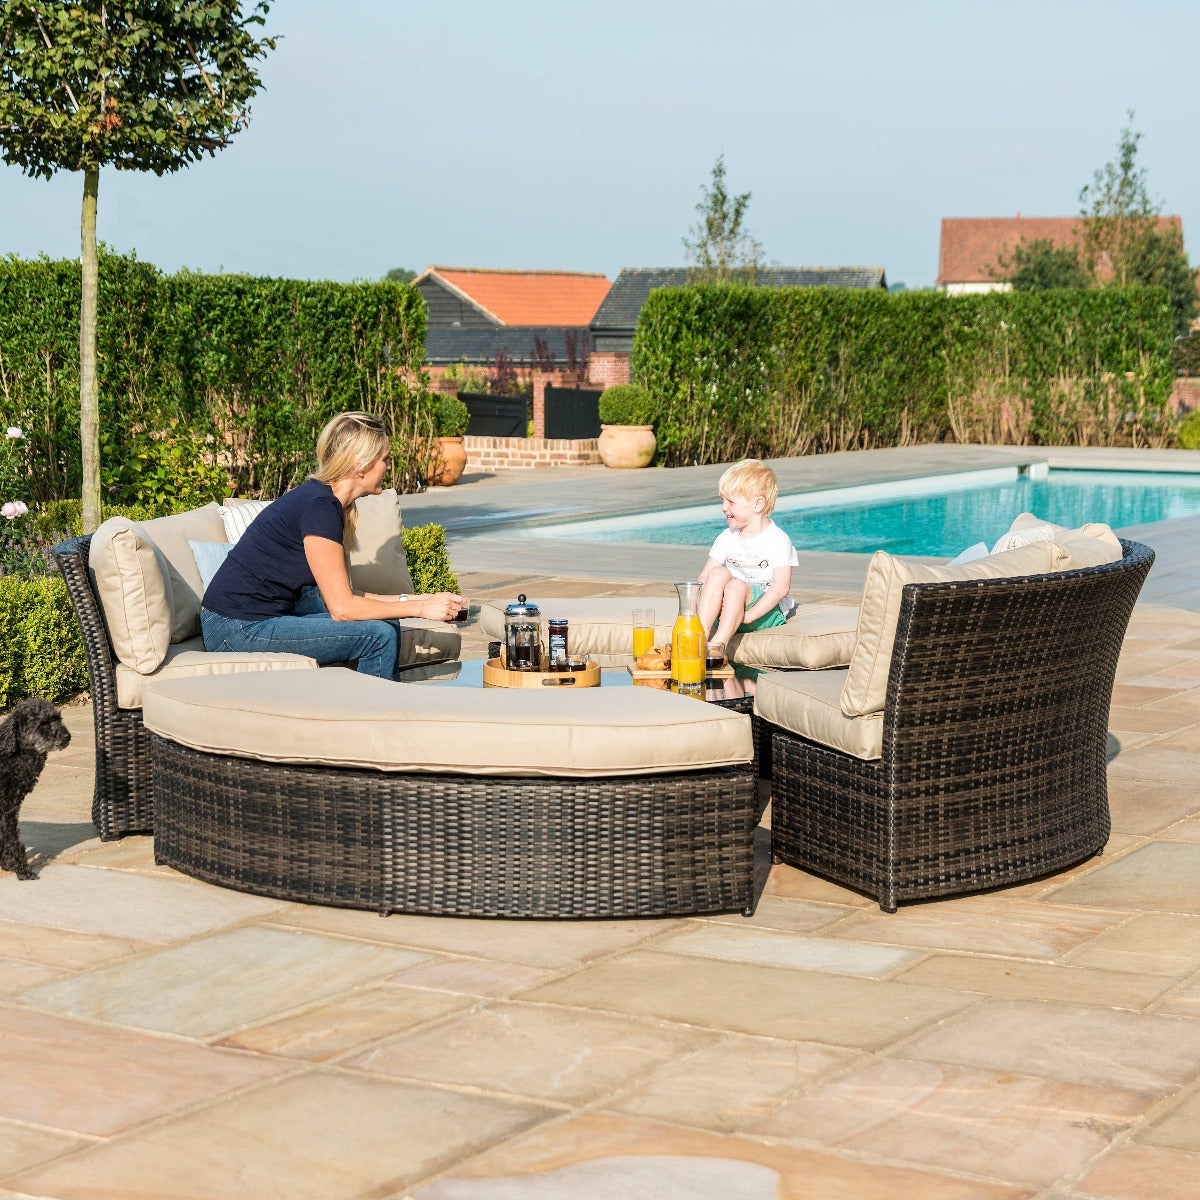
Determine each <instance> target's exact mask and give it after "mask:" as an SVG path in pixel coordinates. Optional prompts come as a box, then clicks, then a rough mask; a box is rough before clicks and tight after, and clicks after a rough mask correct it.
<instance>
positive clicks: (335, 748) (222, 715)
mask: <svg viewBox="0 0 1200 1200" xmlns="http://www.w3.org/2000/svg"><path fill="white" fill-rule="evenodd" d="M142 702H143V716H144V719H145V722H146V728H147V729H149V730H151V731H152V732H154V733H157V734H160V735H162V736H163V737H166V738H169V739H170V740H171V741H174V742H178V743H179V744H180V745H184V746H191V747H193V748H194V749H197V750H204V751H208V752H210V753H216V754H230V755H233V756H235V757H240V758H255V759H262V760H265V761H268V762H296V763H319V764H326V765H330V766H338V767H351V768H355V769H359V768H362V767H374V768H376V769H378V770H381V771H432V772H444V771H453V772H456V773H464V774H469V775H551V776H567V775H570V776H589V775H592V776H594V775H647V774H661V773H666V772H673V771H689V770H707V769H710V768H713V767H722V766H731V765H735V764H740V763H748V762H750V761H751V759H752V758H753V754H754V746H753V740H752V738H751V730H750V718H749V716H747V715H746V714H743V713H734V712H730V711H729V710H728V709H725V708H721V707H719V706H718V705H715V704H704V703H701V702H699V701H696V700H693V699H690V698H689V697H685V696H676V695H673V694H671V693H668V692H659V691H654V690H652V689H648V688H615V687H614V688H605V687H598V688H585V689H584V690H582V691H580V692H576V693H573V694H571V695H563V694H562V691H561V690H560V689H558V688H553V689H550V688H546V689H534V688H528V689H523V688H511V689H510V688H469V687H443V686H434V685H430V684H419V683H416V684H413V683H392V682H391V681H390V680H386V679H375V678H373V677H371V676H367V675H359V674H357V673H356V672H354V671H348V670H345V669H344V668H341V667H327V668H325V669H323V670H321V671H319V672H305V671H299V672H294V671H288V672H280V671H268V672H264V673H262V674H257V675H231V676H222V677H218V678H212V677H210V678H199V679H177V680H175V679H173V680H164V681H163V682H161V683H159V682H155V683H152V684H149V685H148V686H147V687H146V688H145V691H144V695H143V700H142Z"/></svg>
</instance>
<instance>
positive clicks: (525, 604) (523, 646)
mask: <svg viewBox="0 0 1200 1200" xmlns="http://www.w3.org/2000/svg"><path fill="white" fill-rule="evenodd" d="M540 616H541V610H540V609H539V608H538V606H537V605H536V604H534V603H533V601H531V600H526V599H525V595H524V593H522V594H521V595H519V596H518V597H517V599H516V603H515V604H510V605H509V606H508V607H507V608H506V609H505V610H504V651H505V665H506V666H507V667H508V669H509V670H510V671H540V670H541V669H542V636H541V635H542V625H541V621H540V620H539V617H540Z"/></svg>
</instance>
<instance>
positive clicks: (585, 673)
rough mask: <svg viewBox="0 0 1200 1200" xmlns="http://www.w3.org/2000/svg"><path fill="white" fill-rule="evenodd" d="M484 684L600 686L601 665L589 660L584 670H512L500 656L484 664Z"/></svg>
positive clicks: (515, 686)
mask: <svg viewBox="0 0 1200 1200" xmlns="http://www.w3.org/2000/svg"><path fill="white" fill-rule="evenodd" d="M483 686H484V687H504V688H561V689H564V690H565V689H570V690H578V689H579V688H589V687H599V686H600V666H599V664H598V663H594V662H589V663H588V665H587V666H586V667H584V669H583V670H582V671H510V670H509V669H508V668H507V667H506V666H504V664H503V662H502V661H501V660H500V659H498V658H489V659H488V660H487V662H485V663H484V664H483Z"/></svg>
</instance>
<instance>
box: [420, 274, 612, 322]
mask: <svg viewBox="0 0 1200 1200" xmlns="http://www.w3.org/2000/svg"><path fill="white" fill-rule="evenodd" d="M430 275H432V276H434V277H436V278H437V279H439V280H441V281H442V283H444V284H447V285H448V286H449V287H451V288H452V289H454V290H455V291H457V292H460V293H461V294H462V295H463V296H465V297H466V298H467V299H468V300H469V301H471V302H472V303H473V304H475V305H476V306H477V307H479V308H482V309H483V310H484V311H485V312H487V313H489V314H491V315H492V316H493V317H495V318H496V320H498V321H499V322H500V323H501V324H503V325H568V326H569V325H575V326H579V325H586V324H588V322H589V321H591V319H592V316H593V314H594V313H595V311H596V309H598V308H599V307H600V304H601V302H602V301H603V300H604V297H605V296H607V295H608V289H609V287H610V286H611V285H610V283H609V281H608V280H607V279H606V278H605V277H604V276H603V275H592V274H585V273H583V272H580V271H484V270H479V269H476V268H474V267H428V268H426V270H425V271H423V272H422V274H421V276H420V278H422V279H424V278H426V277H428V276H430Z"/></svg>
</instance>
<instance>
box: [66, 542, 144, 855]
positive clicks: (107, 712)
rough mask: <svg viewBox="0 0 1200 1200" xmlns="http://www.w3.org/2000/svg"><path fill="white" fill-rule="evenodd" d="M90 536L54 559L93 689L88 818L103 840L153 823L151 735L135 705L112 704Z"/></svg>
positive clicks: (109, 655)
mask: <svg viewBox="0 0 1200 1200" xmlns="http://www.w3.org/2000/svg"><path fill="white" fill-rule="evenodd" d="M91 541H92V539H91V537H90V536H85V537H78V538H69V539H68V540H67V541H65V542H60V543H59V544H58V545H57V546H55V547H54V559H55V562H56V563H57V564H58V569H59V571H60V572H61V574H62V577H63V580H64V581H65V582H66V585H67V595H68V596H69V597H70V599H71V606H72V607H73V608H74V610H75V617H76V619H77V620H78V621H79V628H80V631H81V633H82V635H83V650H84V654H85V655H86V656H87V665H88V676H89V678H90V680H91V688H92V720H93V723H94V725H95V730H96V785H95V789H94V791H93V793H92V823H93V824H94V825H95V826H96V830H97V832H98V833H99V834H100V836H101V838H103V839H104V840H105V841H109V840H111V839H112V838H116V837H120V836H121V835H122V834H124V833H148V832H149V831H150V830H151V829H153V827H154V798H153V795H152V793H151V788H150V738H149V735H148V734H147V732H146V728H145V726H144V725H143V724H142V714H141V711H140V710H129V709H120V708H118V707H117V676H116V671H115V669H114V660H113V650H112V644H111V643H110V642H109V640H108V630H107V629H106V628H105V625H104V617H103V615H102V614H101V612H100V605H99V604H98V603H97V600H96V594H95V592H94V591H93V590H92V585H91V581H90V580H89V578H88V548H89V547H90V545H91Z"/></svg>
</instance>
